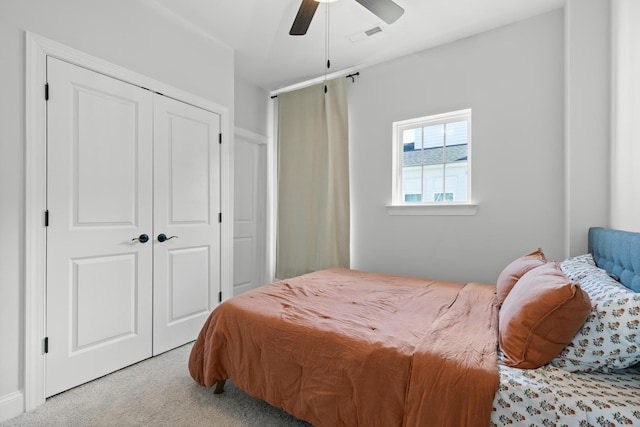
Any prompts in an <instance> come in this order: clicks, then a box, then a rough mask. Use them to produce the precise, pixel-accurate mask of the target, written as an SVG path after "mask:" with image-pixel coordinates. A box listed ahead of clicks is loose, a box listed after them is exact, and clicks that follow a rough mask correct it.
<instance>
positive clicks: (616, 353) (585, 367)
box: [552, 256, 640, 372]
mask: <svg viewBox="0 0 640 427" xmlns="http://www.w3.org/2000/svg"><path fill="white" fill-rule="evenodd" d="M591 261H593V258H591ZM594 264H595V263H594ZM594 264H592V263H591V262H590V261H588V259H587V257H585V256H582V258H581V259H576V258H572V259H569V260H565V261H563V262H562V263H561V264H560V267H561V269H562V271H563V273H564V274H566V275H567V277H569V278H570V279H571V280H574V281H577V282H578V283H580V286H581V287H582V289H583V290H584V291H586V292H587V293H588V294H589V297H590V298H591V305H592V307H591V313H590V314H589V316H588V317H587V320H586V322H585V323H584V325H583V326H582V328H581V329H580V331H578V333H577V334H576V336H575V338H574V339H573V340H572V341H571V343H569V345H568V346H567V347H566V348H565V349H564V350H563V351H562V352H561V353H560V355H558V357H556V358H555V359H554V360H553V361H552V365H554V366H557V367H561V368H563V369H565V370H567V371H570V372H576V371H586V372H589V371H603V372H608V371H611V370H614V369H623V368H627V367H629V366H632V365H634V364H636V363H638V362H640V294H638V293H636V292H633V291H632V290H630V289H628V288H626V287H625V286H623V285H622V284H620V283H618V282H616V281H615V280H614V279H612V278H611V277H610V276H609V275H608V274H607V272H606V271H605V270H602V269H600V268H598V267H596V266H595V265H594Z"/></svg>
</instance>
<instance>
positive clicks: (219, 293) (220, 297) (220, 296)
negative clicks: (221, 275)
mask: <svg viewBox="0 0 640 427" xmlns="http://www.w3.org/2000/svg"><path fill="white" fill-rule="evenodd" d="M218 302H222V291H220V292H218Z"/></svg>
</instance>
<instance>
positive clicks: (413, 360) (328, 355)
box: [189, 269, 498, 426]
mask: <svg viewBox="0 0 640 427" xmlns="http://www.w3.org/2000/svg"><path fill="white" fill-rule="evenodd" d="M497 323H498V318H497V307H496V299H495V287H494V286H490V285H482V284H476V283H470V284H466V285H465V284H462V283H455V282H448V281H441V280H429V279H419V278H412V277H403V276H391V275H382V274H372V273H363V272H359V271H354V270H346V269H332V270H323V271H319V272H315V273H310V274H307V275H303V276H299V277H296V278H293V279H288V280H284V281H281V282H277V283H274V284H271V285H266V286H263V287H261V288H258V289H255V290H253V291H250V292H247V293H245V294H242V295H239V296H237V297H234V298H232V299H230V300H228V301H226V302H224V303H222V304H221V305H220V306H218V307H217V308H216V309H215V310H214V311H213V312H212V313H211V315H210V317H209V319H208V320H207V321H206V323H205V324H204V326H203V328H202V330H201V332H200V335H199V336H198V339H197V341H196V343H195V344H194V346H193V349H192V352H191V356H190V360H189V371H190V373H191V376H192V377H193V378H194V379H195V380H196V381H197V382H198V383H200V384H203V385H205V386H208V387H210V386H212V385H214V384H215V383H216V382H218V381H220V380H224V379H230V380H231V381H233V383H234V384H235V385H236V386H238V387H239V388H240V389H242V390H244V391H245V392H247V393H248V394H250V395H252V396H254V397H257V398H260V399H263V400H265V401H266V402H268V403H270V404H271V405H273V406H276V407H280V408H282V409H284V410H285V411H287V412H288V413H290V414H292V415H294V416H295V417H297V418H300V419H302V420H306V421H308V422H310V423H312V424H314V425H316V426H356V425H361V426H465V425H467V426H478V425H489V420H490V414H491V407H492V401H493V398H494V395H495V392H496V390H497V388H498V370H497V361H496V359H497V355H496V351H497Z"/></svg>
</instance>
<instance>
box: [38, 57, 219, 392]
mask: <svg viewBox="0 0 640 427" xmlns="http://www.w3.org/2000/svg"><path fill="white" fill-rule="evenodd" d="M47 81H48V85H49V94H50V97H49V100H48V102H47V168H48V169H47V209H48V227H47V273H46V274H47V277H46V284H47V291H46V296H47V313H46V331H47V337H48V338H47V347H48V348H46V349H45V351H46V352H47V354H46V381H45V383H46V396H51V395H54V394H56V393H59V392H61V391H64V390H67V389H69V388H71V387H74V386H77V385H79V384H82V383H84V382H86V381H90V380H92V379H95V378H97V377H100V376H102V375H104V374H107V373H109V372H113V371H115V370H117V369H120V368H122V367H125V366H128V365H130V364H132V363H135V362H138V361H140V360H143V359H145V358H148V357H151V356H152V355H153V354H158V353H160V352H162V351H166V350H168V349H170V348H173V347H176V346H178V345H181V344H184V343H186V342H189V341H191V340H193V339H195V337H196V334H197V331H198V329H199V327H200V326H201V325H202V323H203V322H204V318H205V316H206V315H208V313H209V312H210V311H211V309H212V308H213V307H214V306H215V305H216V304H217V295H218V291H219V289H220V281H219V277H220V276H219V260H220V256H219V255H220V253H219V246H220V234H219V233H220V231H219V228H220V225H219V223H218V221H217V220H218V218H217V216H218V211H219V195H220V184H219V154H218V153H219V144H218V143H217V140H218V133H219V116H218V115H216V114H214V113H211V112H208V111H205V110H202V109H198V108H196V107H192V106H189V105H187V104H184V103H181V102H178V101H175V100H172V99H168V98H165V97H162V96H160V95H157V94H153V93H152V92H150V91H148V90H145V89H142V88H139V87H136V86H133V85H130V84H128V83H125V82H122V81H119V80H116V79H112V78H110V77H107V76H104V75H102V74H99V73H95V72H93V71H90V70H87V69H84V68H81V67H77V66H74V65H71V64H69V63H66V62H63V61H60V60H57V59H54V58H48V59H47ZM163 235H164V236H166V237H167V238H168V239H167V240H165V239H163ZM172 236H176V237H173V238H171V237H172Z"/></svg>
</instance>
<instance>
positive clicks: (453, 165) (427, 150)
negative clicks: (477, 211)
mask: <svg viewBox="0 0 640 427" xmlns="http://www.w3.org/2000/svg"><path fill="white" fill-rule="evenodd" d="M393 139H394V147H393V154H394V156H393V158H394V167H393V169H394V176H393V178H394V185H393V204H394V206H417V205H445V204H450V205H455V204H470V203H471V156H470V154H471V150H470V149H471V110H470V109H468V110H460V111H454V112H451V113H444V114H437V115H434V116H428V117H420V118H417V119H411V120H404V121H400V122H395V123H393Z"/></svg>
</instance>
